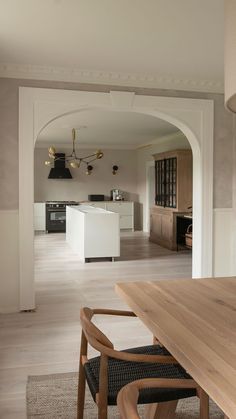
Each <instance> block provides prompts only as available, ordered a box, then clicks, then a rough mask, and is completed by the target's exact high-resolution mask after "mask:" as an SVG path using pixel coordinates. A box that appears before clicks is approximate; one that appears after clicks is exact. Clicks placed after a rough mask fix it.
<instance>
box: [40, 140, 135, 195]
mask: <svg viewBox="0 0 236 419" xmlns="http://www.w3.org/2000/svg"><path fill="white" fill-rule="evenodd" d="M57 151H58V152H65V153H67V154H68V152H70V151H71V150H69V149H68V150H65V149H60V150H59V148H58V150H57ZM92 152H93V150H91V149H90V150H85V149H79V148H78V155H82V156H86V155H88V154H91V153H92ZM103 152H104V157H103V158H102V159H101V160H97V161H94V162H92V163H91V164H92V166H93V167H94V169H93V172H92V174H91V175H89V176H88V175H86V174H85V169H86V166H84V165H83V166H82V164H81V167H80V168H79V169H72V168H71V169H70V171H71V174H72V176H73V179H48V173H49V171H50V168H49V167H47V166H45V164H44V161H45V160H48V151H47V149H46V148H45V149H44V148H43V149H41V148H36V149H35V185H34V187H35V194H34V195H35V201H36V202H40V201H49V200H72V201H73V200H74V201H83V200H87V199H88V194H103V195H105V196H108V197H110V190H111V189H113V188H118V189H121V190H122V191H125V199H126V200H130V201H138V195H137V152H136V151H135V150H103ZM113 165H117V166H118V167H119V169H118V171H117V174H116V175H113V174H112V166H113Z"/></svg>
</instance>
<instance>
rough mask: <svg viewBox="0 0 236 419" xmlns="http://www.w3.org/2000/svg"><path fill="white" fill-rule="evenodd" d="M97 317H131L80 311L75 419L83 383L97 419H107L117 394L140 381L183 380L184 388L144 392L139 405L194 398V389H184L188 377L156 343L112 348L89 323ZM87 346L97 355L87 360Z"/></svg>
mask: <svg viewBox="0 0 236 419" xmlns="http://www.w3.org/2000/svg"><path fill="white" fill-rule="evenodd" d="M98 314H102V315H104V314H106V315H112V316H117V315H118V316H129V317H130V316H131V317H135V314H134V313H133V312H130V311H120V310H105V309H104V310H103V309H91V308H87V307H85V308H82V309H81V312H80V319H81V325H82V336H81V348H80V366H79V383H78V406H77V419H83V414H84V401H85V385H86V381H87V384H88V387H89V389H90V392H91V394H92V397H93V399H94V401H95V403H96V404H97V406H98V419H107V407H108V405H116V403H117V395H118V393H119V391H120V390H121V388H122V387H123V386H125V385H126V384H128V383H130V382H132V381H135V380H139V379H144V378H169V379H179V380H185V382H186V386H185V388H182V387H181V388H174V387H173V386H170V387H169V388H160V389H156V388H155V389H154V388H151V389H145V390H144V391H143V392H142V393H141V395H140V398H139V403H144V404H145V403H161V402H162V403H163V404H165V402H169V401H173V400H179V399H182V398H187V397H192V396H195V395H196V386H195V387H192V386H190V388H188V383H190V384H191V382H192V380H191V377H190V376H189V375H188V374H187V372H186V371H185V370H184V369H183V368H182V367H181V366H180V365H179V364H178V362H177V361H176V360H175V359H174V358H173V357H172V356H171V355H170V354H169V352H168V351H167V350H166V349H165V348H164V347H163V346H162V345H160V344H158V343H156V344H153V345H149V346H142V347H138V348H129V349H126V350H124V351H117V350H115V349H114V346H113V344H112V343H111V341H110V340H109V339H108V338H107V337H106V336H105V335H104V334H103V333H102V331H101V330H99V329H98V327H97V326H95V324H94V323H93V322H92V317H93V316H94V315H98ZM88 344H90V345H91V346H92V347H93V348H94V349H96V350H97V351H98V352H99V353H100V356H97V357H95V358H90V359H88V357H87V353H88Z"/></svg>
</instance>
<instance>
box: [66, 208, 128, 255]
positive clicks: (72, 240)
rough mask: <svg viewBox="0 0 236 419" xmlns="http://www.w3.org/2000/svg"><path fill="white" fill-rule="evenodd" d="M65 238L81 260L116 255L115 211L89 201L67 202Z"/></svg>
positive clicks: (117, 234)
mask: <svg viewBox="0 0 236 419" xmlns="http://www.w3.org/2000/svg"><path fill="white" fill-rule="evenodd" d="M66 241H67V243H68V244H69V245H70V247H71V248H72V250H73V251H74V252H76V253H78V258H79V259H80V260H82V261H83V262H86V261H87V259H90V258H101V257H111V258H115V257H119V256H120V229H119V215H118V214H116V213H114V212H110V211H106V210H104V209H102V208H96V207H94V206H92V205H78V206H77V207H75V206H74V207H73V206H67V207H66Z"/></svg>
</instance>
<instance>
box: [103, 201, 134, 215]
mask: <svg viewBox="0 0 236 419" xmlns="http://www.w3.org/2000/svg"><path fill="white" fill-rule="evenodd" d="M106 206H107V208H106V209H107V210H108V211H112V212H117V213H118V214H121V215H133V204H132V202H107V205H106Z"/></svg>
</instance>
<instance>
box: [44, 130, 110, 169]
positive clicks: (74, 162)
mask: <svg viewBox="0 0 236 419" xmlns="http://www.w3.org/2000/svg"><path fill="white" fill-rule="evenodd" d="M75 139H76V131H75V128H73V129H72V152H71V154H68V155H65V157H60V156H57V152H56V149H55V147H53V146H50V147H49V149H48V156H49V158H50V159H51V160H46V161H45V165H46V166H51V165H52V164H53V163H54V162H55V161H58V160H64V161H65V162H66V163H68V164H69V165H70V167H72V168H73V169H78V168H79V167H80V164H81V163H84V164H85V165H86V174H87V175H90V174H91V172H92V170H93V166H91V164H90V163H91V162H92V161H94V160H99V159H101V158H102V157H103V152H102V151H101V150H97V151H96V152H95V153H93V154H89V155H88V156H84V157H79V156H77V154H76V149H75Z"/></svg>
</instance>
